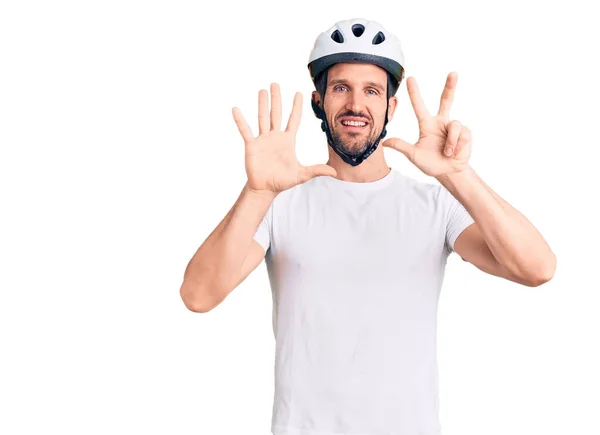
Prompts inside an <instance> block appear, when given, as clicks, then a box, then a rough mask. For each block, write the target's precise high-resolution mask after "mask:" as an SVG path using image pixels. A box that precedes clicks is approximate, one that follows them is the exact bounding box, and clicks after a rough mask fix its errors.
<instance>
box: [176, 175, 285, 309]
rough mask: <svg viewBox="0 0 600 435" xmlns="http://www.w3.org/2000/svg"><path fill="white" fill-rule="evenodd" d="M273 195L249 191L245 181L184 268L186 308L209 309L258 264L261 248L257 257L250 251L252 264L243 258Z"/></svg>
mask: <svg viewBox="0 0 600 435" xmlns="http://www.w3.org/2000/svg"><path fill="white" fill-rule="evenodd" d="M276 196H277V193H274V192H260V193H257V192H253V191H251V190H250V189H249V187H248V183H246V185H245V186H244V188H243V189H242V192H241V194H240V196H239V197H238V199H237V201H236V202H235V204H234V205H233V207H232V208H231V209H230V210H229V213H227V215H226V216H225V218H223V220H222V221H221V223H220V224H219V225H218V226H217V227H216V228H215V229H214V231H213V232H212V233H211V234H210V235H209V236H208V238H207V239H206V240H205V241H204V243H203V244H202V245H201V246H200V248H198V250H197V251H196V253H195V254H194V256H193V257H192V259H191V260H190V262H189V263H188V265H187V267H186V269H185V273H184V278H183V284H182V285H181V289H180V294H181V298H182V299H183V302H184V303H185V305H186V307H188V308H189V309H190V310H192V311H195V312H206V311H209V310H211V309H212V308H213V307H214V306H216V305H218V304H219V303H220V302H221V301H222V300H223V299H225V297H227V295H228V294H229V293H231V291H232V290H233V289H235V288H236V287H237V286H238V285H239V284H240V283H241V282H242V281H243V279H245V278H246V276H247V275H248V274H249V273H250V272H251V271H252V270H253V269H254V268H256V266H258V264H260V261H262V257H264V251H263V250H262V247H261V252H262V256H261V257H258V258H257V255H256V254H254V255H253V256H252V258H250V261H251V263H252V264H247V263H246V259H248V258H249V253H250V252H251V248H252V247H253V244H254V243H256V244H258V243H257V242H255V241H254V235H255V233H256V230H257V228H258V225H259V224H260V222H261V221H262V219H263V217H264V216H265V214H266V213H267V210H268V209H269V206H270V205H271V203H272V202H273V199H275V197H276ZM259 246H260V245H259ZM254 252H255V253H256V251H254ZM245 263H246V264H245ZM244 266H245V267H244Z"/></svg>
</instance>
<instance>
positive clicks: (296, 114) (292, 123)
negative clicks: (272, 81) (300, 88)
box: [285, 92, 302, 133]
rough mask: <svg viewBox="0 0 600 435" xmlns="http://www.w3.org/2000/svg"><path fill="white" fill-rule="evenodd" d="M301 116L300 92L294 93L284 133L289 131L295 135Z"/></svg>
mask: <svg viewBox="0 0 600 435" xmlns="http://www.w3.org/2000/svg"><path fill="white" fill-rule="evenodd" d="M301 116H302V94H301V93H300V92H296V95H294V104H293V106H292V113H291V114H290V119H289V120H288V123H287V127H286V128H285V131H290V132H292V133H296V132H297V131H298V126H299V125H300V117H301Z"/></svg>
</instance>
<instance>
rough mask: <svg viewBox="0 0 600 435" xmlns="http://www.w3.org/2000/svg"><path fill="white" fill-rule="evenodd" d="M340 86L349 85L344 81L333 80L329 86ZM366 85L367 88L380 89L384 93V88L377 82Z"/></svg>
mask: <svg viewBox="0 0 600 435" xmlns="http://www.w3.org/2000/svg"><path fill="white" fill-rule="evenodd" d="M339 84H344V85H345V84H347V82H346V80H342V79H336V80H332V81H331V82H330V83H329V86H335V85H339ZM364 84H365V85H367V86H371V87H373V88H375V89H379V90H380V91H381V92H384V89H383V86H381V85H380V84H379V83H375V82H364Z"/></svg>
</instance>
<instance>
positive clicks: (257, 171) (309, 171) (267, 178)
mask: <svg viewBox="0 0 600 435" xmlns="http://www.w3.org/2000/svg"><path fill="white" fill-rule="evenodd" d="M267 98H268V94H267V91H266V90H265V89H261V90H260V91H259V92H258V129H259V134H258V136H257V137H254V135H253V134H252V130H251V129H250V127H249V126H248V124H247V123H246V120H245V119H244V116H243V115H242V113H241V111H240V109H238V108H237V107H234V108H233V109H232V113H233V118H234V120H235V123H236V124H237V127H238V130H239V131H240V134H241V135H242V137H243V138H244V143H245V144H246V174H247V176H248V187H249V189H250V190H251V191H253V192H275V193H279V192H281V191H283V190H286V189H289V188H291V187H294V186H296V185H298V184H302V183H304V182H305V181H308V180H310V179H312V178H314V177H318V176H321V175H330V176H336V175H337V172H336V170H335V169H334V168H332V167H331V166H329V165H325V164H320V165H313V166H303V165H301V164H300V163H299V162H298V159H297V158H296V133H297V131H298V126H299V125H300V117H301V115H302V94H301V93H300V92H296V95H295V96H294V103H293V107H292V113H291V115H290V118H289V120H288V123H287V127H286V129H285V131H281V94H280V91H279V85H278V84H277V83H271V116H270V118H269V113H268V111H269V109H268V101H267Z"/></svg>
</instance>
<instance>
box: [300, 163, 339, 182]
mask: <svg viewBox="0 0 600 435" xmlns="http://www.w3.org/2000/svg"><path fill="white" fill-rule="evenodd" d="M323 175H329V176H331V177H335V176H336V175H337V171H336V170H335V169H334V168H333V167H331V166H329V165H313V166H303V167H302V169H301V170H300V182H301V183H304V182H305V181H308V180H310V179H312V178H315V177H319V176H323Z"/></svg>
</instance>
